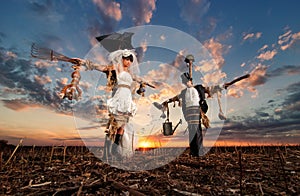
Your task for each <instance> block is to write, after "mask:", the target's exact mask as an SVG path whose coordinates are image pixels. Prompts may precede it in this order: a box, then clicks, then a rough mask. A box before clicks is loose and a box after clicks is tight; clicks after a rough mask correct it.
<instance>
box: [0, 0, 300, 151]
mask: <svg viewBox="0 0 300 196" xmlns="http://www.w3.org/2000/svg"><path fill="white" fill-rule="evenodd" d="M299 6H300V3H299V2H298V1H296V0H288V1H279V0H264V1H258V0H254V1H238V0H229V1H209V0H175V1H163V0H157V1H155V0H124V1H109V0H93V1H86V0H72V1H62V0H58V1H50V0H48V1H47V0H45V1H40V0H39V1H34V0H31V1H26V0H25V1H17V0H11V1H1V6H0V15H1V17H0V67H1V72H0V75H1V80H0V98H1V101H0V110H1V113H0V119H1V122H0V123H1V126H0V139H5V140H8V141H9V143H13V144H16V143H18V141H19V140H20V138H25V140H24V143H25V144H28V145H32V144H36V145H52V144H61V143H66V144H70V145H71V144H79V143H80V142H81V138H82V137H94V136H93V135H89V133H90V132H88V131H86V132H84V134H83V131H81V132H80V134H81V135H79V133H78V130H77V129H76V126H77V127H78V123H79V124H80V123H81V122H79V121H81V119H79V118H78V116H77V117H76V115H75V117H74V115H73V114H74V110H72V107H74V103H71V102H69V101H66V100H60V99H59V98H58V97H57V94H56V92H57V91H59V90H60V89H61V87H62V86H63V85H64V84H65V83H67V82H70V74H71V72H72V69H70V66H68V65H67V64H66V63H53V62H47V61H38V60H37V59H33V58H32V57H31V56H30V47H31V44H32V43H33V42H34V43H40V44H43V45H47V46H48V47H50V48H53V49H54V50H56V51H58V52H60V53H63V54H65V55H67V56H71V57H80V58H84V57H85V56H86V55H87V54H88V53H89V51H90V50H91V49H92V48H93V47H95V46H97V44H98V42H97V40H96V39H95V37H96V36H100V35H103V34H107V33H112V32H116V31H122V30H123V29H128V28H134V27H136V26H140V25H160V26H166V27H171V28H173V29H175V30H178V31H180V32H184V33H186V34H188V35H190V36H192V37H193V38H195V39H196V40H197V41H198V42H199V43H201V44H202V45H203V47H205V48H206V49H207V50H208V51H209V53H210V54H211V56H212V58H213V59H214V62H215V65H216V67H217V68H218V71H216V72H215V73H214V75H206V76H205V75H204V76H203V77H201V78H200V77H198V78H196V79H197V80H198V81H199V82H201V83H204V84H209V83H210V82H211V81H212V80H214V79H215V78H218V79H222V80H223V81H230V80H233V79H234V78H235V77H237V76H240V75H243V74H246V73H249V74H251V77H250V78H249V79H247V80H244V81H242V82H240V83H237V84H235V85H234V86H231V87H230V88H229V89H228V90H227V91H225V92H223V93H224V94H223V97H222V101H223V107H224V108H223V109H224V110H225V109H226V116H227V120H226V121H225V122H224V124H222V131H221V134H220V136H219V138H218V142H220V144H222V143H223V144H224V143H225V144H241V143H243V144H248V143H273V144H278V143H293V144H294V143H298V144H299V141H300V140H299V139H300V126H299V125H300V124H299V122H300V121H299V119H300V112H299V106H300V87H299V86H300V85H299V82H300V81H299V71H300V59H299V55H300V23H299V18H300V14H299V11H298V8H299ZM145 35H146V33H145ZM160 38H161V39H162V40H164V39H165V38H164V37H162V36H161V37H160ZM133 39H134V37H133ZM175 39H176V38H175ZM175 39H174V40H175ZM180 39H181V37H178V38H177V40H180ZM147 41H148V42H147ZM147 43H149V40H146V42H144V43H143V44H144V45H143V46H144V47H147ZM175 43H178V42H175ZM141 46H142V45H141ZM186 49H187V48H182V50H181V51H184V50H186ZM148 52H149V53H150V52H152V53H151V54H149V56H148V57H147V56H145V58H146V57H147V58H148V59H147V60H148V61H151V58H152V57H153V56H159V51H157V50H155V49H152V50H150V49H148ZM165 52H166V51H165ZM164 56H165V57H166V56H168V58H167V57H166V58H165V59H164V58H160V61H163V62H162V63H170V62H171V61H170V58H169V57H170V56H172V55H171V54H166V55H164ZM195 64H196V68H198V71H199V70H202V71H203V70H205V69H208V68H207V67H205V66H208V65H204V64H201V62H200V60H198V61H196V62H195ZM158 67H159V65H154V64H152V66H149V65H148V67H145V68H144V72H147V73H148V74H149V75H151V73H152V74H153V73H156V74H158V72H155V69H158ZM145 70H146V71H145ZM151 71H152V72H151ZM156 71H157V70H156ZM150 72H151V73H150ZM145 74H146V73H145ZM67 79H68V81H67ZM171 83H172V82H171ZM89 84H90V83H89V82H88V81H84V80H83V81H82V85H83V87H84V88H88V86H89ZM174 84H175V82H174ZM168 90H170V91H172V89H168ZM170 91H168V93H169V94H168V93H167V95H170V96H171V95H172V93H170ZM147 93H149V94H148V96H149V97H151V96H152V98H153V95H154V94H152V95H151V94H150V93H151V91H147ZM153 93H156V94H155V95H161V94H162V93H166V92H165V91H163V90H162V89H161V91H159V92H153ZM165 96H166V94H165ZM139 101H140V102H142V101H143V100H139ZM83 103H85V102H84V101H83V102H82V104H83ZM73 109H74V108H73ZM87 109H88V107H87V106H86V108H85V111H87ZM75 113H76V112H75ZM91 113H92V112H91ZM150 113H151V112H150ZM212 115H214V114H212ZM141 118H142V117H141ZM74 119H75V121H76V122H75V123H74ZM212 119H214V117H212ZM85 120H86V119H85ZM83 121H84V120H83ZM175 121H176V120H175ZM85 123H87V124H89V122H84V123H83V122H82V124H85ZM215 126H219V125H215ZM208 131H209V130H208ZM94 139H95V138H94ZM95 141H97V138H96V139H95ZM187 145H188V144H186V146H187Z"/></svg>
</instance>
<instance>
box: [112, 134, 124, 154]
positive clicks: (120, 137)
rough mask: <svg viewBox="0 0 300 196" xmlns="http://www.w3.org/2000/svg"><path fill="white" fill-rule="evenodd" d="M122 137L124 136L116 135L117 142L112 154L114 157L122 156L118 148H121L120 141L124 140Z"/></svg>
mask: <svg viewBox="0 0 300 196" xmlns="http://www.w3.org/2000/svg"><path fill="white" fill-rule="evenodd" d="M122 137H123V135H121V134H116V137H115V142H114V144H113V145H112V154H113V155H120V154H119V153H118V146H119V144H120V141H121V140H122Z"/></svg>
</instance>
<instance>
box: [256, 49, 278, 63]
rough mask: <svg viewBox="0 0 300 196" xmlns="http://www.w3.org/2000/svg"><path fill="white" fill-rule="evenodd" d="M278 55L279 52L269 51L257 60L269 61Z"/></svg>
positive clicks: (260, 55)
mask: <svg viewBox="0 0 300 196" xmlns="http://www.w3.org/2000/svg"><path fill="white" fill-rule="evenodd" d="M276 54H277V50H276V49H274V50H269V51H266V52H263V53H261V54H259V55H258V56H257V57H256V58H258V59H260V60H262V61H268V60H271V59H273V58H274V56H275V55H276Z"/></svg>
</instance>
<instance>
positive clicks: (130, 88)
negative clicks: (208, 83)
mask: <svg viewBox="0 0 300 196" xmlns="http://www.w3.org/2000/svg"><path fill="white" fill-rule="evenodd" d="M31 54H32V56H33V57H35V58H40V59H48V60H52V61H53V60H58V61H66V62H70V63H72V64H74V65H73V69H74V72H73V73H72V75H71V76H72V81H71V83H70V84H68V85H66V86H65V87H64V88H63V89H62V90H61V92H60V94H59V96H60V98H62V99H63V98H68V99H69V100H72V99H76V100H78V99H79V98H80V97H81V94H82V91H81V89H80V87H79V81H80V72H79V71H80V70H81V68H82V67H85V68H86V70H97V71H100V72H104V73H106V75H107V87H108V88H109V89H110V90H112V96H111V98H109V99H108V100H107V111H108V116H109V120H108V123H107V126H106V129H105V133H106V138H105V144H104V154H103V158H104V159H106V160H107V159H110V158H112V157H116V158H117V159H121V158H124V157H130V156H132V155H133V154H134V151H135V149H136V145H137V137H136V135H135V132H134V130H133V126H132V125H131V124H130V123H129V119H130V118H131V117H133V116H134V115H135V114H136V112H137V106H136V104H135V102H134V100H133V96H132V94H133V92H135V86H136V84H137V83H136V82H138V83H139V84H140V89H138V90H137V93H138V94H140V95H142V96H143V93H144V91H145V89H144V87H145V85H148V86H150V87H152V88H154V86H152V85H150V84H148V83H146V82H143V81H142V80H141V79H140V78H139V77H138V75H139V67H138V61H137V58H136V53H135V51H134V50H128V49H121V50H116V51H114V52H111V53H110V54H109V55H108V60H109V62H110V63H111V64H110V65H100V64H96V63H93V62H91V61H89V60H84V59H80V58H69V57H66V56H64V55H62V54H59V53H57V52H55V51H53V50H51V49H47V48H38V47H36V46H35V45H33V46H32V51H31ZM49 54H50V55H49Z"/></svg>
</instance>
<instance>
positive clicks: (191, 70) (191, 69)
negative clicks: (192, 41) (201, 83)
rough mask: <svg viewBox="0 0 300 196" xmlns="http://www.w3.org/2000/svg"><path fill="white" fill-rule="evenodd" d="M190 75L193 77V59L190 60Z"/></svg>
mask: <svg viewBox="0 0 300 196" xmlns="http://www.w3.org/2000/svg"><path fill="white" fill-rule="evenodd" d="M189 75H190V78H193V61H191V60H190V62H189Z"/></svg>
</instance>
